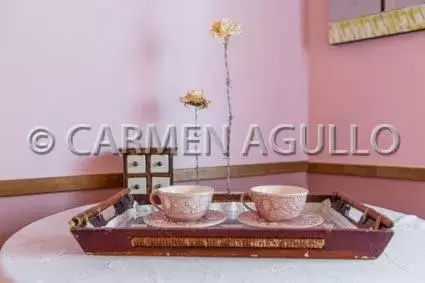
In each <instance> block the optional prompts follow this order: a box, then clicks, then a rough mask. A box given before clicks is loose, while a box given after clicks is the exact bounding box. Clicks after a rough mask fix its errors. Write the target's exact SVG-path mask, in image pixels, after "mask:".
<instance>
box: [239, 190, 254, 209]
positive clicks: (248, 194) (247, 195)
mask: <svg viewBox="0 0 425 283" xmlns="http://www.w3.org/2000/svg"><path fill="white" fill-rule="evenodd" d="M246 197H249V198H250V199H251V200H252V197H251V194H250V193H242V195H241V203H242V204H243V206H245V208H246V209H248V210H249V211H252V212H257V211H256V210H255V209H252V208H251V207H249V206H248V205H247V204H246V203H245V198H246Z"/></svg>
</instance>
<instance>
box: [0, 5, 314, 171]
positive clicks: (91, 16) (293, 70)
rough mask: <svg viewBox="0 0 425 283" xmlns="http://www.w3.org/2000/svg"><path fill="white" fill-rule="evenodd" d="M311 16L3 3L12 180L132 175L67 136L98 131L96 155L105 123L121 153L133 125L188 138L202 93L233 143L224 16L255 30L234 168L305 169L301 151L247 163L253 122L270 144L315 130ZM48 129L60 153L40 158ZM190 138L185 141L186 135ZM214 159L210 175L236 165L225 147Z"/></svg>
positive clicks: (240, 87) (246, 44)
mask: <svg viewBox="0 0 425 283" xmlns="http://www.w3.org/2000/svg"><path fill="white" fill-rule="evenodd" d="M300 9H301V6H300V2H299V1H297V0H291V1H279V0H272V1H269V2H268V3H267V5H264V4H263V3H261V2H258V1H249V2H247V1H244V0H237V1H232V2H231V3H229V2H228V1H224V0H204V1H198V0H181V1H178V2H176V1H148V0H144V1H130V2H127V3H126V4H125V5H123V4H122V3H121V2H119V1H113V0H106V1H89V2H87V1H83V0H76V1H71V2H64V1H55V0H44V1H41V2H37V3H36V2H34V1H29V0H26V1H2V2H1V3H0V18H1V19H2V24H1V26H0V41H1V44H0V62H1V64H0V92H1V93H2V94H3V95H5V96H7V102H5V103H2V104H1V106H0V128H2V129H3V133H4V135H3V138H2V147H3V148H5V149H7V150H5V151H4V152H3V154H2V158H1V161H0V162H1V163H0V164H2V165H3V166H1V168H2V170H0V179H17V178H34V177H49V176H66V175H73V174H87V173H88V174H91V173H93V174H95V173H110V172H120V171H121V170H122V167H121V163H120V162H119V160H115V161H114V160H112V159H113V158H109V157H104V159H102V158H99V157H97V156H96V157H78V156H75V155H73V154H72V153H70V152H69V150H68V148H67V145H66V133H67V130H68V129H69V128H70V127H72V126H74V125H76V124H80V123H83V124H88V125H90V126H91V127H92V131H81V132H79V133H78V135H77V136H76V139H75V145H76V147H78V148H80V149H85V150H90V149H91V148H93V145H94V144H95V142H96V139H97V137H98V136H99V135H100V132H99V131H100V129H101V125H102V124H109V125H110V126H111V128H112V132H113V135H114V140H115V142H116V144H117V146H120V145H121V144H122V136H123V135H122V134H121V126H122V125H123V124H136V125H139V126H140V127H141V128H142V129H143V130H147V125H148V124H155V125H156V126H157V127H158V131H159V134H160V136H161V137H162V136H163V135H164V133H165V126H166V125H167V124H175V125H176V126H177V127H178V128H179V129H180V130H182V126H183V125H184V124H191V123H193V111H190V109H188V108H184V107H183V105H182V104H181V103H180V102H179V97H180V96H183V95H184V94H185V93H186V92H187V91H188V90H190V89H199V88H202V89H204V90H205V93H206V95H207V96H208V98H209V99H210V100H211V101H212V104H211V107H210V108H209V109H208V110H205V111H202V112H201V113H200V123H201V124H210V125H211V126H213V127H214V129H215V130H216V132H217V133H218V134H219V135H220V136H222V125H223V124H226V123H227V113H226V112H227V110H226V100H225V83H224V71H225V70H224V59H223V49H222V47H221V45H220V43H219V42H217V41H216V40H214V39H213V38H212V37H211V35H210V34H209V29H210V25H211V23H212V21H213V20H215V19H218V18H221V17H228V18H231V19H234V20H236V21H237V22H239V23H240V25H241V26H242V29H243V31H244V32H243V35H241V36H239V37H235V38H233V39H232V41H231V44H230V47H229V66H230V72H231V75H232V80H233V89H232V96H233V110H234V116H235V117H236V118H235V120H234V128H233V134H232V138H233V142H232V147H231V152H233V153H234V154H233V157H232V159H233V160H232V163H233V164H245V163H247V164H250V163H267V162H280V161H284V160H305V159H306V156H304V155H303V154H302V153H301V152H300V153H299V154H296V155H292V156H281V155H277V154H274V153H273V152H272V151H271V148H270V147H269V154H268V155H267V156H263V155H262V152H261V150H260V149H259V148H258V147H256V148H252V150H251V152H250V154H249V156H242V155H241V154H240V152H241V149H242V144H243V142H244V140H245V139H246V137H247V134H248V129H249V125H250V124H257V125H258V126H260V127H261V130H262V134H263V138H264V140H265V142H266V143H267V142H268V132H269V131H270V130H271V129H272V128H273V127H275V126H277V125H279V124H282V123H294V124H299V123H305V122H306V121H307V64H306V54H305V52H304V50H303V48H302V42H301V32H302V31H301V17H300ZM271 35H272V36H271ZM271 113H273V114H272V115H270V114H271ZM36 126H45V127H48V128H50V129H51V130H52V131H53V132H54V133H55V134H56V138H57V140H56V149H55V150H54V151H53V152H52V153H51V154H48V155H46V156H37V155H36V154H34V153H33V152H31V151H30V150H28V145H27V134H28V133H29V131H30V130H31V129H33V128H34V127H36ZM288 135H290V136H294V137H295V136H296V133H288ZM178 136H179V143H180V138H181V137H182V134H181V132H180V131H179V132H178ZM143 141H144V140H143ZM144 144H145V145H146V143H145V142H144ZM203 145H205V143H203ZM182 146H183V145H182V144H181V143H180V144H179V148H182ZM212 151H213V155H212V156H208V157H203V158H201V166H205V165H224V164H225V159H224V158H223V156H222V154H221V152H220V149H219V147H218V146H215V144H213V148H212ZM102 152H107V149H106V150H103V151H102ZM190 166H193V158H190V157H185V156H178V157H177V158H176V168H182V167H190Z"/></svg>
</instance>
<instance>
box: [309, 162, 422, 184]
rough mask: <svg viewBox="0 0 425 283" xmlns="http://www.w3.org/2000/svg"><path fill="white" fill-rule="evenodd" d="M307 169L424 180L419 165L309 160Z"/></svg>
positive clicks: (338, 173)
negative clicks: (361, 163) (406, 165)
mask: <svg viewBox="0 0 425 283" xmlns="http://www.w3.org/2000/svg"><path fill="white" fill-rule="evenodd" d="M307 171H308V173H315V174H325V175H339V176H353V177H369V178H383V179H395V180H408V181H425V168H421V167H405V166H383V165H358V164H340V163H320V162H309V163H308V170H307Z"/></svg>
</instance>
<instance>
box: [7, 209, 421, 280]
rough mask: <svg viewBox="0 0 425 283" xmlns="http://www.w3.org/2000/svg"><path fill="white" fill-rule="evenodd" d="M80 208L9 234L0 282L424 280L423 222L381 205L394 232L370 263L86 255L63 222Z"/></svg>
mask: <svg viewBox="0 0 425 283" xmlns="http://www.w3.org/2000/svg"><path fill="white" fill-rule="evenodd" d="M83 209H86V207H82V208H77V209H73V210H69V211H65V212H62V213H59V214H55V215H53V216H50V217H47V218H45V219H42V220H40V221H37V222H34V223H33V224H31V225H29V226H27V227H25V228H23V229H22V230H20V231H19V232H17V233H16V234H15V235H14V236H12V237H11V238H10V239H9V240H8V241H7V243H6V244H5V245H4V247H3V249H2V251H1V254H0V259H1V268H2V274H3V275H2V276H3V277H2V276H1V275H0V282H1V283H74V282H78V283H133V282H134V283H148V282H149V283H165V282H172V283H191V282H196V283H202V282H211V283H224V282H226V283H249V282H253V283H254V282H255V283H261V282H264V283H274V282H276V283H284V282H291V283H304V282H305V283H320V282H326V283H332V282H338V283H339V282H341V283H342V282H343V283H354V282H364V283H377V282H382V283H390V282H394V283H413V282H415V283H416V282H418V283H419V282H421V283H424V282H425V221H423V220H421V219H419V218H417V217H415V216H412V215H403V214H401V213H397V212H394V211H389V210H385V209H378V210H380V211H382V212H384V213H385V214H386V215H388V216H389V217H391V218H392V219H393V220H394V221H395V223H396V226H395V231H396V232H395V235H394V237H393V239H392V240H391V242H390V244H389V245H388V247H387V249H386V250H385V252H384V254H383V255H382V256H381V257H380V258H379V259H377V260H372V261H368V260H367V261H359V260H314V259H253V258H249V259H235V258H159V257H100V256H99V257H96V256H86V255H84V254H83V253H82V251H81V249H80V247H79V246H78V244H77V242H76V241H75V240H74V238H73V237H72V236H71V234H70V232H69V229H68V224H67V221H68V219H70V217H71V216H73V215H75V214H77V213H79V212H80V211H82V210H83ZM1 279H2V280H1Z"/></svg>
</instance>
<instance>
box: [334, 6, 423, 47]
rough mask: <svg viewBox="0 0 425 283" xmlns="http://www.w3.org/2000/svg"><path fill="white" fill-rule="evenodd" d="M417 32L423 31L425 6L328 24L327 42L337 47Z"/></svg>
mask: <svg viewBox="0 0 425 283" xmlns="http://www.w3.org/2000/svg"><path fill="white" fill-rule="evenodd" d="M419 30H425V4H421V5H416V6H411V7H405V8H401V9H395V10H390V11H385V12H381V13H377V14H372V15H367V16H363V17H358V18H354V19H348V20H342V21H335V22H329V37H328V40H329V44H331V45H337V44H343V43H349V42H355V41H360V40H366V39H372V38H378V37H385V36H391V35H396V34H402V33H408V32H413V31H419Z"/></svg>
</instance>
